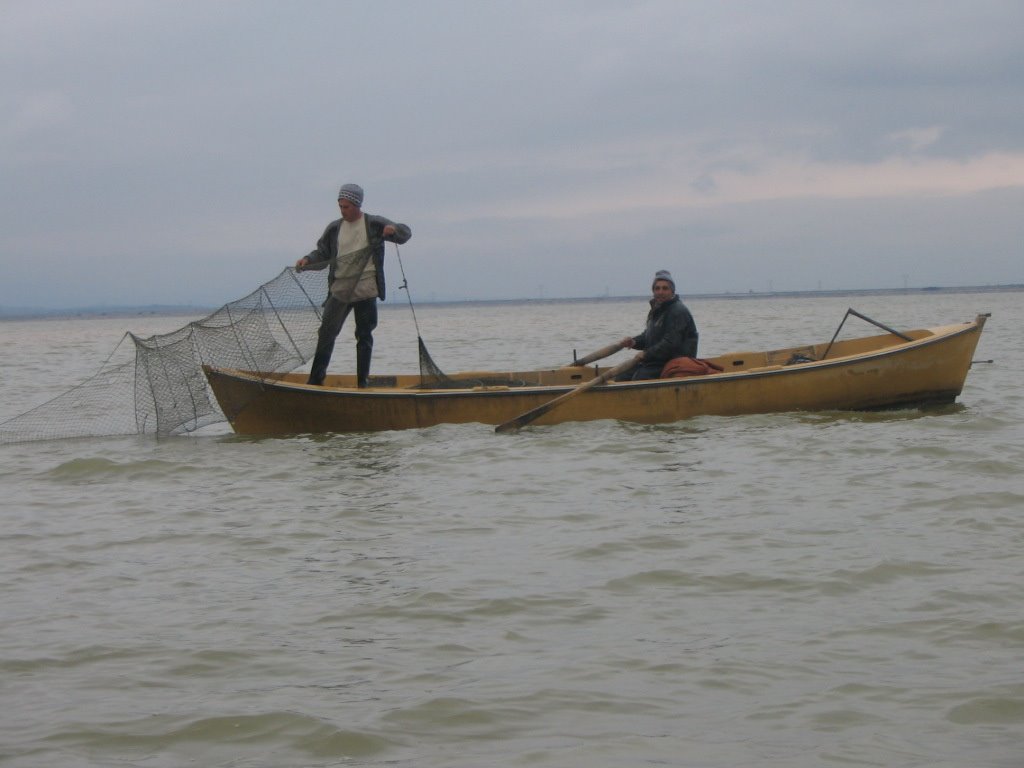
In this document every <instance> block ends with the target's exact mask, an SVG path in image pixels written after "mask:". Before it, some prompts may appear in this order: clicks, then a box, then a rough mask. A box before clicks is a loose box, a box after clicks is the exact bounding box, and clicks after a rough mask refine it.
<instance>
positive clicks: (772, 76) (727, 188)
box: [0, 0, 1024, 306]
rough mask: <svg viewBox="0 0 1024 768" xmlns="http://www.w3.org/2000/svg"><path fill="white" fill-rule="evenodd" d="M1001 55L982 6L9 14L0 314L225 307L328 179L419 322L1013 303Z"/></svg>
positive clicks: (300, 234)
mask: <svg viewBox="0 0 1024 768" xmlns="http://www.w3.org/2000/svg"><path fill="white" fill-rule="evenodd" d="M43 5H45V6H46V7H45V8H44V7H41V6H43ZM1022 28H1024V6H1021V4H1020V3H1018V2H984V1H983V2H978V3H972V4H970V5H969V6H968V5H967V4H935V3H931V2H927V1H926V0H921V1H920V2H907V3H900V4H896V5H893V4H891V3H881V2H864V3H856V4H848V5H846V6H838V5H835V4H827V3H817V2H809V1H807V2H795V1H790V2H740V3H714V2H695V3H677V2H674V1H672V0H664V1H659V0H652V1H651V2H635V3H627V2H566V3H553V4H552V3H542V2H532V1H531V2H517V3H503V4H490V3H476V2H470V1H469V0H459V1H458V2H456V1H454V0H438V2H432V3H405V2H398V1H397V0H383V2H376V3H372V4H368V3H350V2H340V3H339V2H307V3H302V4H299V5H282V4H278V3H269V2H220V3H208V4H204V3H199V2H185V3H180V4H177V3H176V4H138V3H132V2H114V1H113V0H110V1H109V2H93V3H89V4H87V5H86V4H79V3H73V2H54V3H46V4H30V3H25V2H16V3H13V4H12V5H9V6H8V7H7V8H5V20H4V25H3V28H2V30H0V105H2V107H3V109H2V111H0V114H2V115H3V116H4V117H2V118H0V120H2V123H0V174H2V176H3V178H4V182H3V187H2V190H0V263H2V264H3V273H4V276H5V279H4V281H3V285H2V286H0V305H19V304H44V305H50V306H52V305H55V304H56V305H70V306H82V305H86V304H92V303H108V304H125V303H139V302H150V301H151V302H167V303H188V302H192V303H203V304H213V305H217V304H220V303H222V302H224V301H227V300H230V299H232V298H235V297H236V296H238V295H241V294H244V293H246V292H248V291H249V290H250V289H251V288H252V287H254V286H255V285H258V284H259V283H260V282H262V281H264V280H266V279H268V278H270V277H272V276H273V275H274V274H276V273H277V272H278V271H279V270H280V268H282V267H283V266H284V265H286V264H288V263H291V262H293V261H294V259H295V258H296V257H297V256H298V255H300V254H302V253H304V252H305V251H307V250H308V249H309V248H310V247H311V246H312V244H313V243H314V242H315V240H316V238H317V237H318V235H319V233H320V232H321V231H322V228H323V227H324V226H325V225H326V223H327V221H329V220H330V218H332V217H333V216H335V215H336V212H335V208H334V201H333V195H334V192H335V191H336V188H337V185H338V184H339V183H340V182H342V181H345V180H356V181H359V182H360V183H362V184H363V186H364V187H366V189H367V199H366V209H367V210H369V211H372V212H380V213H383V214H385V215H389V216H392V217H393V218H396V219H399V220H402V221H405V222H407V223H409V224H410V225H412V226H413V229H414V237H413V240H412V241H411V242H410V243H409V245H408V246H406V248H404V249H403V258H404V259H405V262H406V267H407V272H408V273H409V279H410V281H411V282H413V283H414V284H416V283H418V284H419V286H418V289H417V294H419V295H430V296H435V297H459V298H473V297H481V298H492V297H513V296H534V295H537V293H538V291H539V290H541V286H543V291H544V293H545V294H546V295H548V296H557V295H573V296H576V295H595V294H600V293H604V292H605V290H606V289H609V290H611V291H612V292H614V293H621V292H643V291H644V290H645V289H646V284H647V282H648V278H649V274H648V273H650V272H652V271H653V269H656V268H659V267H668V268H671V269H673V271H674V272H682V273H684V274H687V273H688V279H687V284H688V285H689V286H691V289H692V290H695V291H696V290H700V291H704V290H715V291H718V290H736V291H745V290H748V289H755V290H758V289H764V288H766V285H767V282H768V281H769V280H770V281H772V284H773V286H774V287H775V288H776V289H783V288H814V287H817V285H818V284H819V281H821V282H824V283H825V285H826V286H827V287H851V288H852V287H872V286H874V285H898V284H902V275H903V274H908V275H910V276H911V279H912V282H917V283H920V284H957V283H961V284H968V283H975V282H978V281H981V282H1022V281H1024V275H1022V274H1021V268H1020V267H1019V263H1020V261H1021V260H1020V258H1019V256H1020V254H1019V248H1020V244H1021V242H1022V238H1021V226H1020V224H1018V223H1017V222H1018V220H1019V218H1020V217H1019V207H1018V206H1019V202H1020V194H1021V189H1022V188H1024V176H1021V177H1018V178H1017V180H1016V182H1014V181H1013V178H1014V173H1015V171H1016V169H1018V168H1024V146H1022V143H1024V110H1022V109H1021V108H1020V104H1022V103H1024V99H1022V97H1024V57H1022V56H1021V54H1020V46H1019V42H1018V37H1019V30H1020V29H1022ZM1001 168H1002V169H1004V170H1002V171H1000V169H1001ZM894 212H898V213H899V215H896V214H895V213H894ZM978 244H983V247H981V248H979V247H978ZM1015 250H1016V252H1015ZM967 253H970V259H969V260H966V259H964V258H963V257H964V256H965V255H966V254H967ZM854 254H856V257H857V261H856V263H857V265H858V266H857V267H856V268H850V266H849V265H850V264H852V263H854V259H853V256H854ZM892 263H899V264H901V266H900V274H899V275H896V276H893V275H891V274H889V273H890V272H891V270H887V269H883V268H881V267H883V266H884V265H889V264H892ZM865 264H867V265H872V264H875V265H877V267H878V268H873V267H869V268H865ZM389 268H390V267H389ZM815 272H818V273H819V274H817V275H815ZM62 275H73V279H61V276H62Z"/></svg>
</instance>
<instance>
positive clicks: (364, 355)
mask: <svg viewBox="0 0 1024 768" xmlns="http://www.w3.org/2000/svg"><path fill="white" fill-rule="evenodd" d="M371 357H373V350H372V349H364V348H359V347H356V386H357V387H359V388H360V389H364V388H365V387H366V385H367V383H368V382H369V379H370V358H371Z"/></svg>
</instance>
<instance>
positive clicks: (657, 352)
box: [633, 296, 698, 365]
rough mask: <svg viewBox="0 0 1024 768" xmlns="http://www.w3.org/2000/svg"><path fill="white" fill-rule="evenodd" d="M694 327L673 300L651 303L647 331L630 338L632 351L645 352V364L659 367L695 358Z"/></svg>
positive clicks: (695, 334) (676, 297)
mask: <svg viewBox="0 0 1024 768" xmlns="http://www.w3.org/2000/svg"><path fill="white" fill-rule="evenodd" d="M697 339H698V334H697V325H696V323H694V322H693V315H691V314H690V310H689V309H687V308H686V305H685V304H683V302H682V301H680V300H679V297H678V296H673V297H672V298H671V299H669V300H668V301H666V302H663V303H662V304H660V305H658V304H655V303H654V301H653V300H652V301H651V311H650V312H649V313H648V314H647V327H646V328H645V329H644V332H643V333H641V334H640V335H639V336H634V337H633V348H634V349H642V350H644V363H645V364H650V363H662V364H663V365H664V364H665V363H667V362H668V361H669V360H671V359H673V358H676V357H696V356H697Z"/></svg>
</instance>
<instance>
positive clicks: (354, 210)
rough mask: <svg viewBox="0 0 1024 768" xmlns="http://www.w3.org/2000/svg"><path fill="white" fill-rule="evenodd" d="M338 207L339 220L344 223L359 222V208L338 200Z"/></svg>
mask: <svg viewBox="0 0 1024 768" xmlns="http://www.w3.org/2000/svg"><path fill="white" fill-rule="evenodd" d="M338 207H339V208H340V209H341V218H343V219H344V220H345V221H349V222H352V221H359V214H360V210H359V206H358V205H356V204H355V203H351V202H349V201H348V200H339V201H338Z"/></svg>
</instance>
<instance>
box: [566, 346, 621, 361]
mask: <svg viewBox="0 0 1024 768" xmlns="http://www.w3.org/2000/svg"><path fill="white" fill-rule="evenodd" d="M620 349H622V342H621V341H617V342H615V343H614V344H609V345H608V346H607V347H601V348H600V349H599V350H597V352H591V353H590V354H589V355H586V356H584V357H581V358H580V359H579V360H573V361H572V362H571V363H569V364H568V365H566V366H564V367H565V368H571V367H573V366H574V365H575V366H582V365H589V364H590V363H592V362H594V361H595V360H603V359H604V358H606V357H608V355H614V354H615V353H616V352H618V351H619V350H620Z"/></svg>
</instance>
